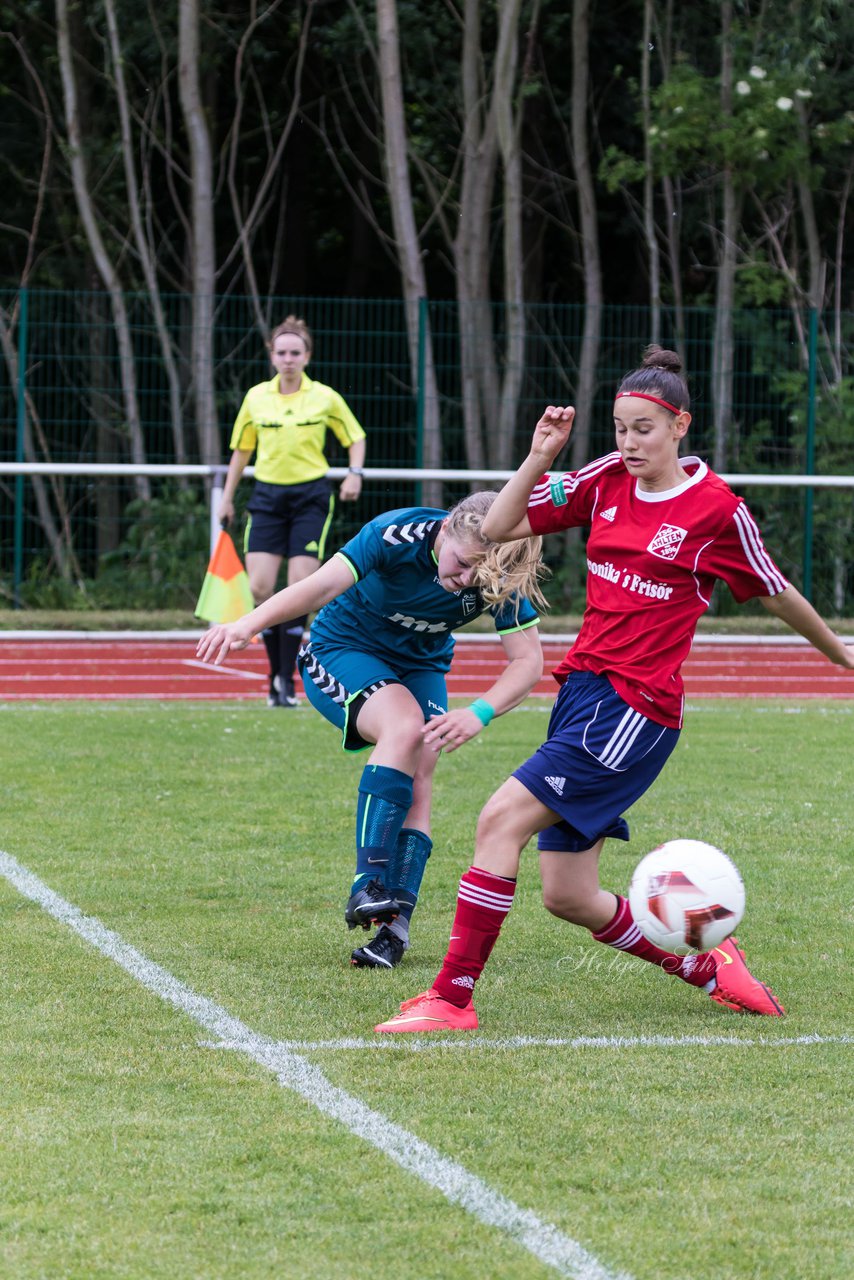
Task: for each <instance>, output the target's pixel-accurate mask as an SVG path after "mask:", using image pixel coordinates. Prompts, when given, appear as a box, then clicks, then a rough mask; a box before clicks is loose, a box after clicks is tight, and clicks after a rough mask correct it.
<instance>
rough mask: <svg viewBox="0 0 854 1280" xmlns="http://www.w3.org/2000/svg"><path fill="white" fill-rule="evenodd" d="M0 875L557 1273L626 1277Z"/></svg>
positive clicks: (0, 862) (20, 872) (42, 889)
mask: <svg viewBox="0 0 854 1280" xmlns="http://www.w3.org/2000/svg"><path fill="white" fill-rule="evenodd" d="M0 875H3V876H4V877H5V878H6V879H7V880H8V881H9V883H10V884H11V885H12V886H13V887H14V888H15V889H17V890H18V892H19V893H20V894H22V896H23V897H25V898H29V899H30V901H31V902H34V903H36V905H37V906H39V907H41V909H42V910H43V911H45V912H46V913H47V914H48V915H50V916H53V918H54V919H55V920H58V921H59V922H60V923H61V924H64V925H66V926H67V927H68V928H69V929H72V930H73V931H74V932H75V933H76V934H78V935H79V936H80V937H81V938H83V939H84V941H86V942H88V943H89V944H90V945H91V946H93V947H94V948H95V950H96V951H99V952H100V953H101V955H103V956H106V958H107V959H108V960H112V961H114V962H115V963H116V964H117V965H119V967H120V968H122V969H124V970H125V972H126V973H128V974H130V976H131V977H132V978H135V979H136V981H137V982H139V983H140V984H141V985H142V986H143V987H145V988H146V989H147V990H148V991H150V992H151V993H152V994H153V995H155V996H157V997H158V998H159V999H161V1000H163V1001H165V1002H166V1003H167V1004H171V1005H172V1006H173V1007H174V1008H175V1009H177V1010H178V1011H179V1012H181V1013H184V1014H186V1015H187V1017H189V1018H192V1019H193V1021H194V1022H196V1023H197V1024H198V1025H199V1026H201V1027H202V1028H203V1029H204V1030H205V1031H207V1032H209V1033H211V1034H212V1035H214V1036H215V1037H216V1039H217V1043H218V1044H220V1045H225V1046H227V1047H228V1048H229V1049H233V1050H235V1051H236V1052H238V1053H243V1054H245V1055H246V1057H248V1058H251V1059H252V1061H253V1062H257V1063H258V1064H259V1065H260V1066H262V1067H265V1068H266V1069H267V1070H268V1071H271V1072H272V1073H273V1074H274V1075H275V1077H276V1079H277V1081H278V1083H279V1084H280V1085H281V1087H282V1088H283V1089H291V1090H293V1092H294V1093H296V1094H298V1095H299V1096H300V1097H301V1098H303V1099H304V1100H305V1101H306V1102H308V1103H310V1104H311V1105H312V1106H313V1107H316V1108H317V1110H318V1111H320V1112H322V1114H323V1115H326V1116H329V1117H330V1118H331V1119H333V1120H337V1121H338V1122H339V1123H340V1124H342V1125H343V1126H344V1127H345V1128H346V1129H349V1130H350V1132H351V1133H354V1134H355V1135H356V1136H357V1137H359V1138H363V1139H364V1140H365V1142H368V1143H370V1145H371V1146H373V1147H376V1148H377V1150H379V1151H381V1152H382V1153H383V1155H385V1156H387V1157H388V1158H389V1159H390V1160H393V1161H394V1162H395V1163H396V1164H398V1165H400V1167H401V1168H402V1169H405V1170H406V1171H407V1172H408V1173H412V1174H414V1175H415V1176H416V1177H417V1178H420V1179H421V1180H422V1181H423V1182H426V1183H427V1184H428V1186H431V1187H434V1188H435V1189H436V1190H437V1191H440V1192H441V1193H442V1195H443V1196H445V1197H446V1199H448V1200H450V1201H451V1203H452V1204H456V1205H459V1206H460V1207H461V1208H463V1209H465V1210H466V1212H467V1213H470V1214H471V1215H472V1216H473V1217H475V1218H477V1219H478V1220H479V1221H480V1222H482V1223H484V1224H485V1225H486V1226H489V1227H497V1228H498V1229H499V1230H500V1231H504V1232H506V1233H507V1235H509V1236H510V1237H511V1238H512V1239H513V1240H515V1242H516V1243H517V1244H518V1245H520V1246H521V1247H522V1248H523V1249H526V1250H527V1251H528V1252H529V1253H531V1254H533V1256H534V1257H535V1258H538V1259H539V1260H540V1261H541V1262H543V1263H544V1264H545V1265H546V1266H548V1267H551V1268H552V1269H553V1270H554V1271H557V1272H558V1273H559V1274H560V1275H563V1276H569V1277H572V1278H573V1280H631V1277H630V1276H628V1275H627V1273H625V1272H620V1273H616V1272H613V1271H610V1270H608V1268H606V1267H605V1266H603V1264H602V1263H600V1262H599V1260H598V1259H597V1258H595V1257H594V1256H593V1255H592V1254H591V1253H589V1252H588V1251H587V1250H586V1249H585V1248H584V1246H583V1245H581V1244H579V1242H578V1241H577V1240H573V1239H572V1238H571V1237H570V1236H566V1235H564V1234H563V1233H562V1232H561V1231H559V1230H558V1229H557V1227H554V1226H552V1224H551V1223H548V1222H545V1221H543V1220H542V1219H541V1218H538V1217H537V1215H536V1214H534V1213H532V1212H531V1211H530V1210H529V1209H521V1208H520V1207H519V1206H518V1205H517V1204H515V1202H514V1201H512V1200H510V1199H509V1198H508V1197H507V1196H504V1195H502V1194H501V1193H500V1192H499V1191H495V1190H493V1188H492V1187H490V1186H489V1185H488V1184H487V1183H485V1182H483V1181H482V1180H481V1179H480V1178H478V1177H477V1176H476V1175H475V1174H473V1173H469V1172H468V1170H467V1169H465V1168H464V1167H463V1166H462V1165H461V1164H458V1163H457V1162H456V1161H455V1160H451V1159H449V1158H448V1157H447V1156H443V1155H442V1154H441V1152H439V1151H437V1150H436V1149H435V1148H434V1147H431V1146H430V1145H429V1144H428V1143H426V1142H423V1141H422V1140H421V1139H420V1138H418V1137H416V1135H415V1134H414V1133H410V1132H409V1131H408V1130H407V1129H404V1128H403V1127H402V1126H401V1125H398V1124H394V1123H393V1121H391V1120H389V1119H387V1118H386V1117H385V1116H383V1115H381V1114H380V1113H379V1112H378V1111H374V1110H372V1109H371V1108H370V1107H368V1106H366V1104H365V1103H364V1102H362V1100H361V1099H360V1098H357V1097H355V1096H354V1095H353V1094H350V1093H347V1092H346V1090H344V1089H340V1088H338V1086H337V1085H334V1084H332V1082H331V1081H330V1080H327V1078H326V1076H325V1075H324V1074H323V1072H322V1071H321V1070H320V1069H319V1068H318V1067H315V1066H314V1065H313V1063H310V1062H306V1060H305V1059H304V1058H301V1057H299V1056H298V1055H297V1054H296V1053H294V1052H293V1051H292V1050H291V1049H290V1048H289V1047H288V1046H287V1044H286V1043H285V1042H284V1041H277V1040H271V1039H270V1038H269V1037H268V1036H264V1035H260V1034H259V1033H258V1032H256V1031H253V1030H252V1029H251V1028H250V1027H247V1026H246V1025H245V1023H243V1022H241V1021H240V1020H239V1019H238V1018H235V1017H233V1016H232V1015H231V1014H230V1013H228V1012H227V1010H225V1009H223V1008H221V1007H220V1006H219V1005H217V1004H215V1003H214V1002H213V1001H212V1000H209V999H208V998H207V997H206V996H201V995H198V994H197V993H196V992H195V991H192V990H191V989H190V988H189V987H186V986H185V985H184V984H183V983H182V982H180V981H179V979H178V978H176V977H174V976H173V975H172V974H171V973H169V972H168V970H166V969H163V968H161V966H160V965H159V964H155V962H154V961H153V960H149V959H148V958H147V957H146V956H144V955H143V954H142V952H141V951H137V950H136V948H135V947H132V946H130V945H129V944H128V943H126V942H125V941H124V940H123V939H122V938H121V937H120V936H119V934H117V933H114V932H113V930H112V929H108V928H107V927H106V926H105V925H103V924H102V923H101V922H100V920H97V919H96V918H95V917H94V916H86V915H84V914H83V912H82V911H80V909H79V908H78V907H75V906H74V905H73V904H72V903H70V902H67V901H66V900H65V898H62V897H60V896H59V894H57V893H54V891H53V890H52V889H50V888H49V887H48V886H47V885H46V884H45V883H44V881H43V880H40V879H39V878H38V876H36V875H34V874H33V872H31V871H28V870H27V868H26V867H24V866H22V865H21V864H20V863H19V862H17V861H16V859H15V858H13V857H12V856H11V855H10V854H8V853H5V852H3V851H2V850H0Z"/></svg>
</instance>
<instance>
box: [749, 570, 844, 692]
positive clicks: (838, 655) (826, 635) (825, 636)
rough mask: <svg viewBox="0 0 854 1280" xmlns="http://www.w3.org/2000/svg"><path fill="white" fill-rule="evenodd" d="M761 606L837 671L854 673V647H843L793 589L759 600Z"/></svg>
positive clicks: (821, 619)
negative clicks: (838, 668)
mask: <svg viewBox="0 0 854 1280" xmlns="http://www.w3.org/2000/svg"><path fill="white" fill-rule="evenodd" d="M760 599H761V601H762V604H763V605H764V606H765V608H766V609H767V610H768V612H769V613H773V614H774V616H775V617H776V618H781V619H782V621H783V622H785V623H786V625H787V626H789V627H791V628H792V630H793V631H797V632H798V634H799V635H802V636H804V638H805V639H807V640H809V642H810V644H811V645H812V646H813V648H814V649H818V651H819V653H823V654H824V656H825V657H826V658H829V659H830V661H831V662H835V663H836V665H837V666H838V667H846V668H847V669H848V670H849V671H851V670H854V646H851V645H847V644H844V643H843V642H842V640H840V638H839V636H838V635H836V633H835V632H834V631H831V629H830V627H829V626H828V625H827V623H826V622H825V621H824V618H822V617H821V615H820V614H818V613H816V611H815V609H814V608H813V607H812V605H811V604H810V602H809V601H808V600H805V599H804V597H803V596H802V595H801V593H800V591H798V589H797V588H796V587H791V586H789V587H786V590H785V591H781V592H780V593H779V595H776V596H761V597H760Z"/></svg>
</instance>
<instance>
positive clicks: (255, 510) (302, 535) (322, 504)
mask: <svg viewBox="0 0 854 1280" xmlns="http://www.w3.org/2000/svg"><path fill="white" fill-rule="evenodd" d="M246 510H247V511H248V512H249V519H248V521H247V524H246V533H245V535H244V538H243V550H244V553H245V552H247V551H266V552H268V553H269V554H270V555H274V556H284V557H286V558H287V559H290V557H291V556H316V557H317V559H318V560H322V559H323V556H324V552H325V548H326V538H327V535H328V533H329V526H330V525H331V523H332V513H333V512H334V510H335V496H334V494H333V492H332V484H331V482H330V481H329V480H327V479H326V478H325V477H324V478H322V479H320V480H308V481H306V483H305V484H267V483H266V481H264V480H256V481H255V488H254V489H253V490H252V496H251V498H250V499H249V503H248V505H247V508H246Z"/></svg>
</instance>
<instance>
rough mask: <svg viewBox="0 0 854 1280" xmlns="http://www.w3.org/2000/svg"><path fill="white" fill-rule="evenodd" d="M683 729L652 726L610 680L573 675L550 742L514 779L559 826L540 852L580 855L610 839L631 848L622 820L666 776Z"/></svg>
mask: <svg viewBox="0 0 854 1280" xmlns="http://www.w3.org/2000/svg"><path fill="white" fill-rule="evenodd" d="M678 740H679V730H678V729H668V728H667V727H666V726H665V725H663V724H657V723H656V721H654V720H649V719H647V717H646V716H645V715H643V714H642V713H641V712H640V711H635V710H634V709H633V708H632V707H630V706H629V705H628V704H627V703H625V702H623V700H622V698H620V697H619V696H618V695H617V694H616V693H615V691H614V688H613V686H612V685H611V682H610V681H609V680H608V678H607V676H597V675H593V674H592V673H591V672H587V671H573V672H572V673H571V675H570V676H569V679H568V680H567V681H566V683H565V684H563V685H562V686H561V689H560V692H559V693H558V696H557V700H556V702H555V704H554V707H553V708H552V714H551V719H550V720H549V736H548V738H547V739H546V741H545V742H544V743H543V745H542V746H541V747H540V748H539V750H538V751H535V752H534V754H533V755H532V756H531V757H530V759H529V760H526V761H525V763H524V764H522V765H520V766H519V768H518V769H517V770H516V771H515V772H514V774H513V777H514V778H518V779H519V781H520V782H521V783H522V785H523V786H524V787H525V788H526V789H527V790H528V791H530V793H531V795H533V796H536V798H537V799H538V800H539V801H540V802H541V803H542V804H544V805H546V807H547V808H549V809H552V810H553V811H554V812H555V813H557V814H559V815H560V821H559V822H556V823H555V824H554V825H553V826H551V827H546V828H545V830H544V831H541V832H540V835H539V839H538V842H537V843H538V847H539V848H540V849H544V850H550V851H553V852H572V853H578V852H581V851H582V850H584V849H589V848H590V847H591V846H592V845H594V844H595V843H596V841H597V840H600V839H602V838H603V837H606V836H610V837H612V838H614V839H617V840H628V838H629V827H628V823H627V822H626V821H625V819H624V818H623V817H622V814H623V812H624V811H625V810H626V809H630V808H631V806H632V805H633V804H634V802H635V801H636V800H638V799H639V798H640V797H641V796H642V795H643V794H644V792H645V791H647V790H648V789H649V787H650V786H651V785H652V783H653V782H654V781H655V779H656V778H657V777H658V775H659V773H660V772H661V770H662V768H663V767H664V764H665V762H666V760H667V758H668V756H669V755H670V753H671V751H672V750H673V748H674V747H675V746H676V743H677V742H678Z"/></svg>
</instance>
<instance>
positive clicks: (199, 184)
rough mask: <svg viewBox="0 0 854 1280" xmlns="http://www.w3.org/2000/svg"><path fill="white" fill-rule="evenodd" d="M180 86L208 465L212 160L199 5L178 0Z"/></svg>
mask: <svg viewBox="0 0 854 1280" xmlns="http://www.w3.org/2000/svg"><path fill="white" fill-rule="evenodd" d="M178 90H179V97H180V100H181V111H182V113H183V117H184V126H185V128H186V130H187V138H188V140H189V146H190V184H191V189H190V236H191V240H190V261H191V279H192V293H193V313H192V337H191V366H192V371H193V373H192V383H193V399H194V403H195V407H196V436H197V440H198V449H199V458H200V459H201V461H202V462H203V463H207V464H208V465H209V466H215V465H216V464H218V463H219V462H220V461H221V449H220V441H219V431H218V429H217V421H216V401H215V396H214V377H213V370H214V362H213V331H214V288H215V285H216V259H215V246H214V221H213V207H214V187H213V159H212V156H211V140H210V133H209V131H208V123H207V120H206V118H205V111H204V106H203V104H202V95H201V89H200V85H199V4H198V0H179V5H178Z"/></svg>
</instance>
